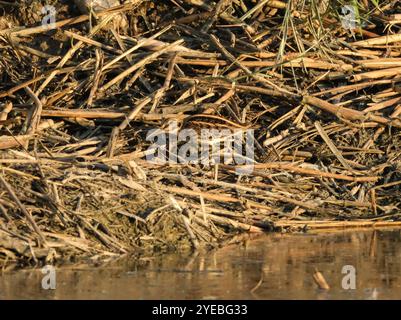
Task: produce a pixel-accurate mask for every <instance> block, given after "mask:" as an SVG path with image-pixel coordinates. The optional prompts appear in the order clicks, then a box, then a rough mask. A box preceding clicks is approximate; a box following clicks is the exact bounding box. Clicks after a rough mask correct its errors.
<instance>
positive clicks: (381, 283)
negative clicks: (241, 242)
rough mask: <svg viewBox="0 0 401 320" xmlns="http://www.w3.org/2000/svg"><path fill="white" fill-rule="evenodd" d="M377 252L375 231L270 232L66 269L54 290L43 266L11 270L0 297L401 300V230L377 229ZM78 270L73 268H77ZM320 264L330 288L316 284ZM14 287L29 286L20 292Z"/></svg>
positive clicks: (7, 274) (0, 283) (62, 270)
mask: <svg viewBox="0 0 401 320" xmlns="http://www.w3.org/2000/svg"><path fill="white" fill-rule="evenodd" d="M375 233H376V235H375V238H376V239H377V240H376V241H377V242H376V250H377V251H376V253H377V254H376V256H375V257H371V256H370V254H369V252H370V248H371V243H370V240H371V239H372V232H371V231H364V232H357V233H356V232H338V233H334V234H316V235H313V236H312V235H272V236H264V237H261V238H258V239H256V240H252V241H250V242H249V243H248V245H247V246H238V245H237V246H228V247H225V248H221V249H217V250H215V251H213V252H211V253H197V254H194V255H192V254H187V255H165V256H160V257H157V256H156V257H155V256H153V257H149V258H143V259H140V260H139V261H138V260H121V261H119V262H115V263H109V265H106V266H104V267H103V268H93V267H88V266H85V265H82V266H75V267H62V268H60V270H59V271H58V273H57V279H58V280H57V281H58V286H57V290H56V291H55V292H53V293H49V292H43V291H40V289H39V286H37V285H34V284H36V283H40V279H41V277H42V274H41V273H40V271H39V270H38V271H22V272H19V273H16V274H11V273H5V274H4V276H3V277H2V279H1V280H0V289H1V291H0V292H1V294H0V297H1V298H16V297H18V296H19V295H20V296H19V297H23V296H24V295H25V296H28V295H29V296H30V297H31V298H33V297H36V298H40V297H48V298H99V297H104V298H116V299H117V298H130V299H143V298H144V299H151V298H155V299H160V298H163V299H176V298H177V299H199V298H203V297H214V298H219V299H247V298H258V299H266V298H270V299H285V298H288V299H338V298H346V299H349V298H357V299H377V298H383V299H394V298H400V293H399V290H397V288H399V286H400V285H401V276H400V275H401V264H400V261H401V249H400V248H401V247H400V245H399V244H400V237H399V235H400V231H399V230H395V231H390V230H388V231H380V230H378V231H376V232H375ZM345 265H351V266H353V267H355V270H356V285H357V287H356V290H344V289H343V288H342V279H343V277H344V274H343V273H342V269H343V267H344V266H345ZM74 269H75V270H74ZM316 269H318V270H319V272H320V273H321V274H323V275H324V278H325V281H326V282H327V283H328V284H329V285H330V290H325V291H327V292H326V293H323V292H322V290H319V289H317V286H316V284H315V283H314V280H313V278H312V274H313V273H315V271H316ZM16 288H24V290H18V289H16Z"/></svg>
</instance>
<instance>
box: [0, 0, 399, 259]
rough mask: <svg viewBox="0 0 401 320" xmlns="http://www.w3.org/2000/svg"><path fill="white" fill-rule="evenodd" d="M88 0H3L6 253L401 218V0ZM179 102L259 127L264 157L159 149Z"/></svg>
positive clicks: (117, 247) (102, 252)
mask: <svg viewBox="0 0 401 320" xmlns="http://www.w3.org/2000/svg"><path fill="white" fill-rule="evenodd" d="M78 2H81V10H82V11H79V9H78V7H77V6H76V5H74V4H73V2H71V1H36V0H35V1H28V0H25V1H19V2H13V1H0V10H1V11H0V12H1V14H2V16H1V19H0V28H1V30H0V186H1V188H0V260H3V262H5V261H11V260H19V261H41V260H48V261H49V260H54V259H62V258H64V259H68V258H73V257H76V256H80V255H85V256H92V257H94V256H96V257H99V256H110V255H116V254H121V253H129V252H143V251H146V250H165V249H172V248H185V247H188V248H189V247H201V246H204V245H205V244H207V245H210V246H214V245H219V244H221V243H222V242H224V241H227V239H230V237H231V236H232V235H234V234H237V233H241V232H244V231H245V232H262V231H263V230H300V229H305V228H322V227H344V226H347V225H353V226H358V225H364V226H366V225H386V224H397V223H398V222H397V221H398V220H399V217H400V209H401V203H400V183H401V174H400V165H401V162H400V146H401V135H400V130H399V129H400V127H401V121H400V120H401V118H400V114H401V95H400V93H401V81H398V80H399V79H400V80H401V77H400V74H401V33H400V26H401V5H400V3H399V1H395V0H392V1H379V2H378V3H376V1H375V2H373V1H372V2H371V1H367V0H365V1H359V2H358V10H356V12H357V16H356V17H357V20H358V21H357V25H358V27H357V28H356V29H352V30H349V29H346V28H344V27H343V26H344V24H342V23H341V17H340V15H339V14H340V13H341V7H342V5H344V4H343V3H341V1H313V0H297V1H284V0H283V1H278V0H277V1H275V0H263V1H254V0H253V1H252V0H233V1H225V0H220V1H217V2H216V3H215V2H212V1H207V0H165V1H145V0H131V1H125V2H124V3H123V4H121V5H118V6H114V7H112V8H107V6H106V8H104V7H102V8H100V7H99V6H92V7H90V8H89V9H88V10H86V9H85V6H84V7H83V8H82V2H83V1H76V2H75V3H76V4H77V3H78ZM105 2H106V3H107V1H105ZM108 2H109V3H110V2H112V1H108ZM115 2H116V1H114V3H115ZM117 2H118V1H117ZM353 3H354V4H355V3H356V1H354V2H353ZM44 5H55V6H56V12H57V16H56V21H55V25H52V26H50V29H49V28H47V29H46V28H44V27H43V26H42V25H41V21H42V19H43V18H44V13H43V12H42V11H41V8H42V7H43V6H44ZM355 8H356V7H355ZM85 10H86V11H85ZM172 120H175V121H177V122H178V123H179V124H180V126H181V129H183V128H193V129H194V130H200V129H201V128H205V127H206V128H217V129H220V128H226V129H227V128H228V129H253V130H254V132H255V139H256V142H255V165H254V170H253V171H252V173H250V174H247V175H237V174H236V170H235V169H237V165H236V164H235V163H228V164H227V163H226V164H220V165H214V166H210V167H208V166H204V165H202V164H165V165H158V164H154V163H149V162H148V161H146V158H145V155H146V151H147V150H148V148H149V145H150V142H149V141H146V139H145V137H146V134H147V132H148V131H149V130H151V129H154V128H166V126H167V125H168V123H169V121H172Z"/></svg>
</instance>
